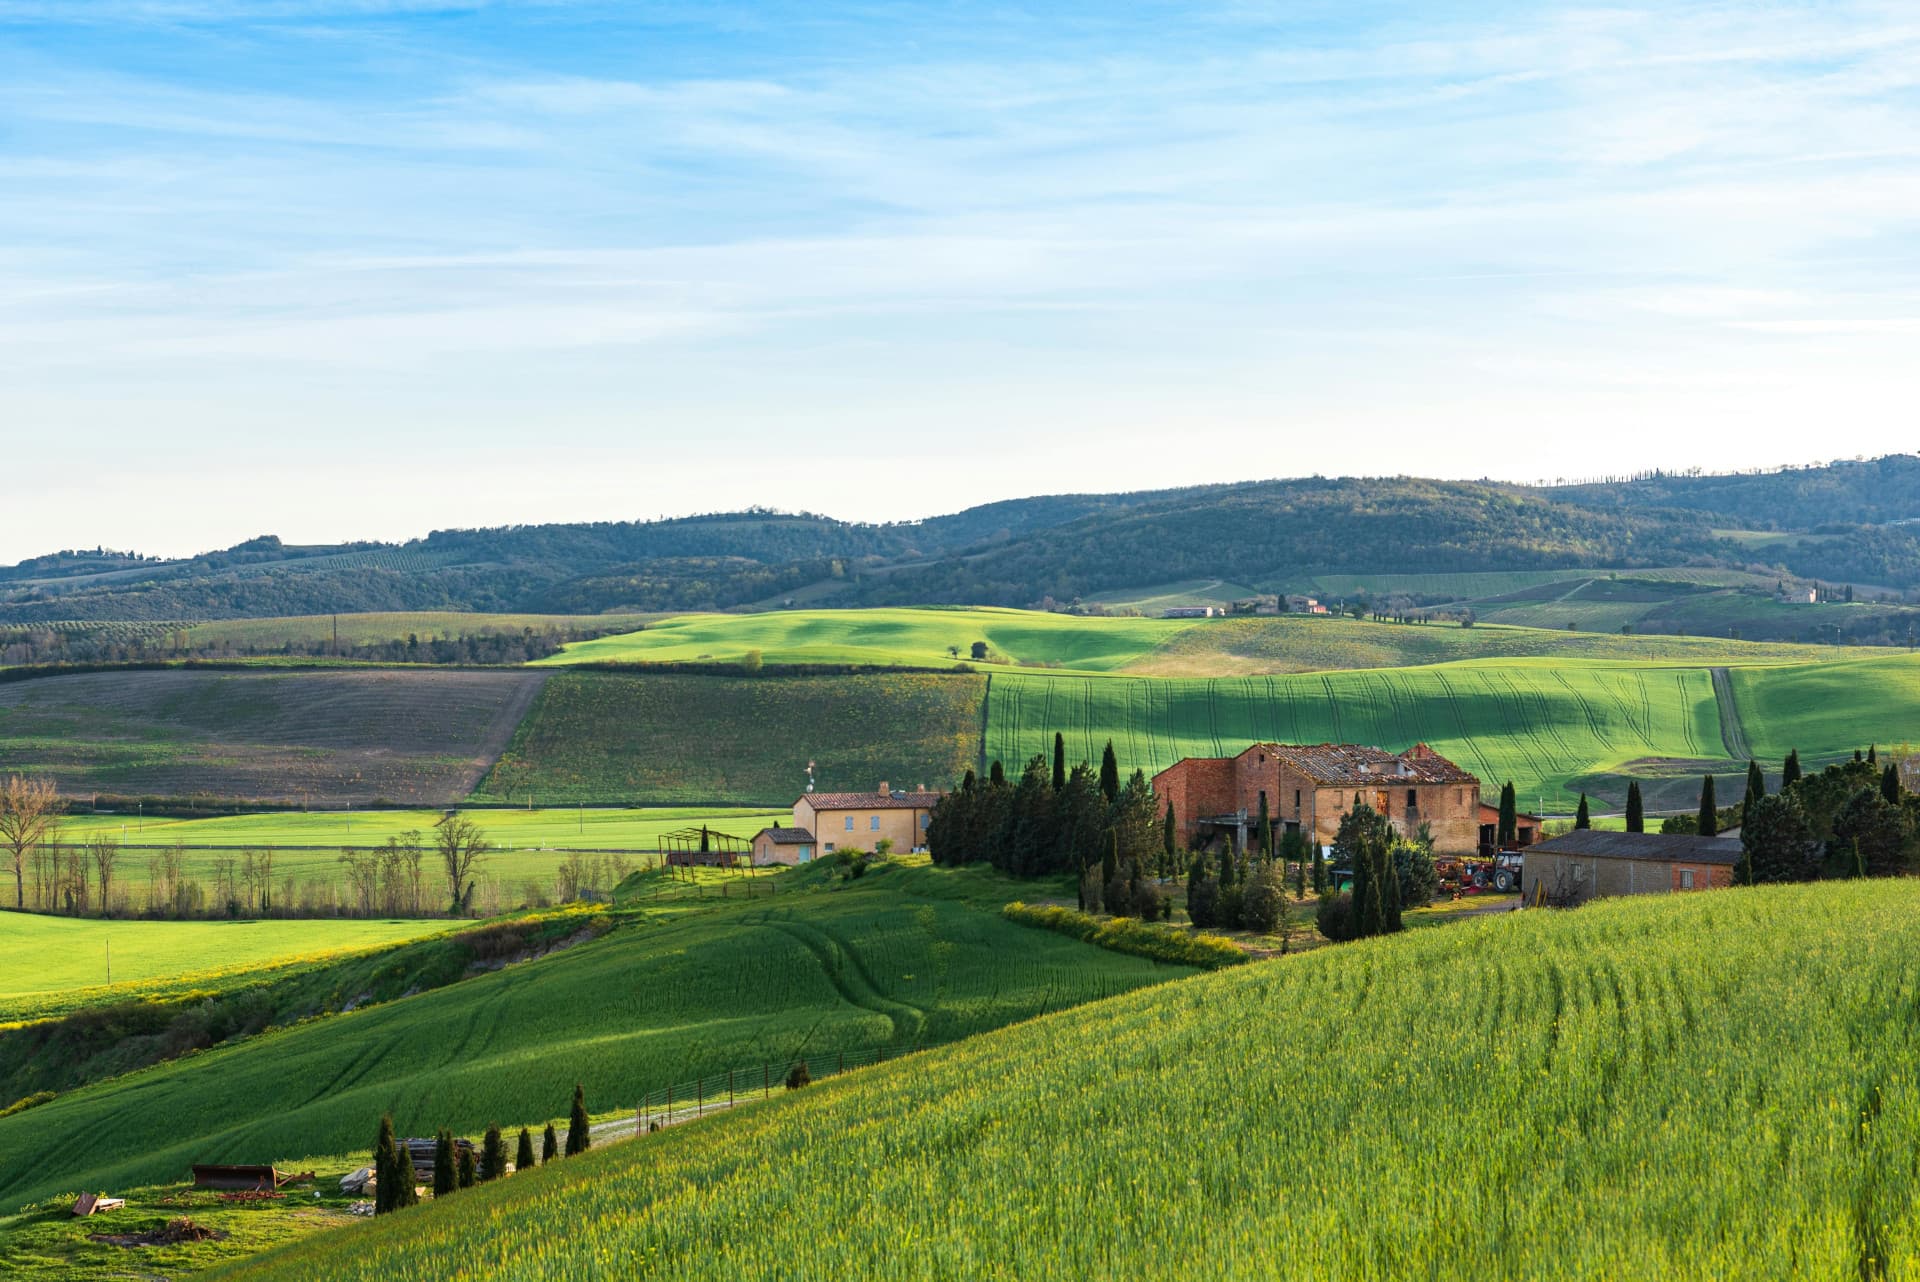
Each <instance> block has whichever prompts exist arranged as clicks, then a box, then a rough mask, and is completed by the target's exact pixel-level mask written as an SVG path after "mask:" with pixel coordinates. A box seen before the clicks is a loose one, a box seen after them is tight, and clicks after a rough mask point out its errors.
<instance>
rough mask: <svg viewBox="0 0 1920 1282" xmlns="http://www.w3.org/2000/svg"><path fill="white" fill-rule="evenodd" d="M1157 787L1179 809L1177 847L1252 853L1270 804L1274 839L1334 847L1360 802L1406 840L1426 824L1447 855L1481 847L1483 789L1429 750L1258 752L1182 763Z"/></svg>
mask: <svg viewBox="0 0 1920 1282" xmlns="http://www.w3.org/2000/svg"><path fill="white" fill-rule="evenodd" d="M1153 787H1154V791H1155V792H1156V793H1157V794H1158V795H1159V797H1160V799H1161V800H1162V801H1163V802H1166V803H1169V804H1171V805H1172V806H1173V810H1174V823H1175V825H1176V827H1177V829H1178V836H1179V840H1180V842H1181V844H1182V845H1183V846H1185V847H1187V848H1188V849H1192V850H1201V849H1205V848H1206V847H1207V846H1208V845H1209V844H1211V843H1213V842H1216V841H1219V840H1222V839H1226V840H1231V841H1232V842H1233V844H1234V847H1235V849H1239V850H1244V849H1246V848H1247V845H1248V843H1249V842H1254V841H1257V840H1258V834H1257V833H1256V832H1255V829H1256V828H1257V827H1258V826H1259V822H1260V802H1261V801H1262V800H1263V799H1264V800H1265V801H1266V803H1267V814H1268V817H1269V819H1270V820H1271V821H1272V823H1273V829H1274V833H1275V836H1276V838H1277V837H1278V836H1279V834H1280V833H1282V832H1284V831H1294V830H1297V831H1300V832H1304V833H1305V834H1307V839H1308V840H1309V841H1310V842H1313V843H1315V844H1317V845H1320V846H1327V845H1330V844H1332V842H1333V839H1334V837H1335V835H1336V834H1337V833H1338V832H1339V830H1340V817H1341V816H1342V815H1344V814H1345V813H1346V812H1347V811H1349V810H1351V809H1353V804H1354V802H1355V800H1356V799H1357V800H1360V801H1364V802H1365V803H1366V804H1367V805H1369V806H1371V807H1373V809H1374V810H1376V811H1378V812H1379V813H1381V814H1383V815H1385V816H1386V817H1387V819H1388V821H1389V822H1390V823H1392V825H1393V827H1394V828H1395V830H1396V831H1398V832H1401V833H1404V834H1407V835H1412V834H1413V833H1414V832H1415V831H1417V830H1418V829H1419V827H1420V825H1421V824H1423V823H1424V824H1426V825H1427V826H1428V830H1429V831H1430V832H1432V834H1433V845H1434V850H1435V851H1437V852H1439V853H1441V854H1457V855H1471V854H1473V853H1475V852H1476V851H1477V850H1478V848H1479V845H1480V781H1479V780H1478V779H1477V778H1475V777H1474V776H1473V775H1472V774H1470V773H1468V772H1467V771H1465V770H1463V769H1461V768H1460V767H1459V766H1457V765H1455V764H1454V763H1453V762H1451V761H1448V760H1447V759H1446V758H1445V757H1443V756H1441V755H1440V754H1439V753H1437V752H1435V751H1434V750H1433V749H1432V748H1429V747H1428V746H1427V745H1426V744H1424V743H1418V744H1415V745H1414V746H1413V747H1411V748H1409V749H1407V750H1406V751H1405V752H1402V753H1398V754H1395V753H1391V752H1387V751H1385V750H1384V749H1381V748H1368V747H1361V746H1359V745H1355V744H1333V743H1322V744H1313V745H1306V746H1303V745H1299V744H1284V743H1256V744H1254V745H1253V746H1251V747H1249V748H1248V749H1247V750H1246V751H1244V752H1242V753H1241V754H1240V755H1239V756H1237V757H1186V758H1183V759H1181V760H1180V761H1176V762H1175V763H1174V764H1173V765H1171V766H1168V767H1167V768H1166V769H1165V770H1162V771H1161V772H1160V773H1159V774H1157V775H1155V776H1154V777H1153ZM1161 813H1162V814H1164V813H1165V811H1162V812H1161Z"/></svg>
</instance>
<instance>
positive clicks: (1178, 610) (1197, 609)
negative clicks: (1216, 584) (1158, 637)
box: [1160, 605, 1218, 619]
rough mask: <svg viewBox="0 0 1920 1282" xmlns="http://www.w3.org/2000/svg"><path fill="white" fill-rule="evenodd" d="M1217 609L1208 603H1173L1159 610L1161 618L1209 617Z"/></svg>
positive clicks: (1215, 612)
mask: <svg viewBox="0 0 1920 1282" xmlns="http://www.w3.org/2000/svg"><path fill="white" fill-rule="evenodd" d="M1217 613H1218V611H1217V610H1216V609H1215V608H1214V607H1213V606H1210V605H1174V606H1168V607H1167V608H1166V609H1164V610H1162V611H1161V612H1160V617H1161V618H1163V619H1211V618H1212V617H1213V616H1214V615H1215V614H1217Z"/></svg>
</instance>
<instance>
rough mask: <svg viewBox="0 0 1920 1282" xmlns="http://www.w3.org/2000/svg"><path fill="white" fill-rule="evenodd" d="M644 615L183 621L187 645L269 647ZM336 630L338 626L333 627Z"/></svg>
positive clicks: (624, 624)
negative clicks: (187, 623)
mask: <svg viewBox="0 0 1920 1282" xmlns="http://www.w3.org/2000/svg"><path fill="white" fill-rule="evenodd" d="M660 617H661V616H659V615H649V614H468V613H463V612H461V611H458V610H422V611H413V612H404V611H390V612H385V613H377V614H301V615H289V616H286V617H284V618H273V619H218V620H215V621H213V622H211V623H195V624H191V625H184V628H183V630H184V632H185V634H186V636H185V640H186V643H187V646H188V648H190V649H199V648H202V647H220V646H225V647H229V648H231V649H234V650H238V651H243V652H245V651H261V652H265V651H269V650H272V649H275V648H277V647H279V646H283V645H287V644H289V643H291V644H294V645H313V644H318V643H320V642H324V641H332V640H334V639H335V638H336V636H337V637H338V639H339V641H340V644H341V645H343V646H361V645H380V644H384V643H386V642H388V641H405V640H406V639H407V638H408V637H410V636H413V637H418V638H419V639H420V640H422V641H430V640H433V639H434V638H437V637H463V636H481V635H486V634H492V633H502V632H509V633H517V632H525V631H529V630H531V631H533V632H575V631H622V630H625V629H629V628H639V627H644V626H645V625H646V624H647V623H649V622H651V621H652V620H654V619H657V618H660ZM336 629H337V631H336Z"/></svg>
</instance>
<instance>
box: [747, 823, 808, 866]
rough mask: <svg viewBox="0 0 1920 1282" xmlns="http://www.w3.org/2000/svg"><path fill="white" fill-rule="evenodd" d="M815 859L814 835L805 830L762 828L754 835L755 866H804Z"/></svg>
mask: <svg viewBox="0 0 1920 1282" xmlns="http://www.w3.org/2000/svg"><path fill="white" fill-rule="evenodd" d="M812 858H813V834H812V833H811V832H809V831H807V830H806V829H805V828H762V829H761V830H760V831H759V832H756V833H754V834H753V866H754V867H755V868H764V867H766V866H767V865H768V864H788V865H793V864H804V863H806V862H808V861H809V860H811V859H812Z"/></svg>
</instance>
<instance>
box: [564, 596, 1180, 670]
mask: <svg viewBox="0 0 1920 1282" xmlns="http://www.w3.org/2000/svg"><path fill="white" fill-rule="evenodd" d="M1195 622H1196V621H1195V620H1192V619H1139V618H1085V617H1079V616H1074V615H1066V614H1049V613H1045V612H1043V611H1038V610H995V609H986V608H979V609H964V610H790V611H779V612H775V613H772V614H705V615H688V616H683V617H681V618H676V619H669V620H667V621H666V622H664V623H658V624H655V625H653V626H651V627H649V628H647V629H646V631H644V632H632V633H627V634H625V635H622V636H615V637H602V638H600V639H599V640H597V641H581V642H576V643H575V644H573V645H570V646H568V647H567V648H566V649H565V651H563V652H562V653H561V654H558V655H555V656H554V657H553V658H551V659H543V660H541V661H540V662H541V663H542V664H545V665H563V664H570V663H653V662H668V661H673V662H684V661H697V660H712V661H715V662H735V661H738V660H739V659H741V658H742V657H744V656H745V655H746V654H747V652H748V651H752V650H758V651H759V652H760V655H761V658H762V659H763V660H764V661H765V662H767V663H860V664H882V665H885V664H902V665H912V666H923V667H924V666H936V667H946V666H950V665H951V664H953V663H954V662H956V657H955V655H954V654H953V653H952V652H951V651H952V650H958V652H959V654H958V659H959V660H960V661H965V660H967V658H968V656H969V654H970V653H971V647H972V645H973V643H974V642H975V641H985V642H986V643H987V646H988V655H989V658H990V659H992V660H993V661H995V662H999V663H1010V664H1016V665H1018V664H1030V665H1036V666H1046V667H1060V668H1071V669H1076V670H1080V671H1087V672H1110V671H1112V670H1113V669H1115V668H1119V667H1123V666H1125V665H1126V664H1127V663H1129V662H1131V661H1133V660H1134V659H1137V658H1139V657H1140V656H1141V655H1143V654H1145V653H1147V651H1149V650H1151V649H1152V648H1153V647H1154V646H1156V645H1158V644H1159V643H1160V642H1162V641H1164V640H1166V639H1167V638H1168V637H1170V636H1172V635H1174V634H1175V633H1177V632H1180V631H1181V630H1183V629H1185V628H1190V627H1193V626H1194V624H1195Z"/></svg>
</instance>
